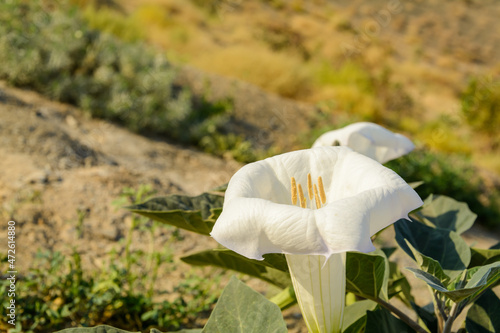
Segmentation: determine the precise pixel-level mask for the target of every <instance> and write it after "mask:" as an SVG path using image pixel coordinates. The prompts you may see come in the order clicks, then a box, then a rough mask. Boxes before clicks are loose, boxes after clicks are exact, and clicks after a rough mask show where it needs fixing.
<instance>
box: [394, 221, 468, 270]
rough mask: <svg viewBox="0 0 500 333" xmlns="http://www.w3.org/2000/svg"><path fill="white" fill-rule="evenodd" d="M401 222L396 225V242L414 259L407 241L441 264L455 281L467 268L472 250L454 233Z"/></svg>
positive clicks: (416, 223)
mask: <svg viewBox="0 0 500 333" xmlns="http://www.w3.org/2000/svg"><path fill="white" fill-rule="evenodd" d="M412 221H413V222H410V221H408V220H399V221H398V222H396V223H395V224H394V229H395V230H396V241H397V242H398V244H399V246H400V247H401V248H402V249H403V250H404V251H405V252H406V253H407V254H408V255H409V256H410V257H412V258H414V259H415V257H414V255H413V252H412V251H411V249H410V248H409V246H408V244H407V243H406V241H405V239H406V240H408V242H409V243H410V244H411V245H412V246H413V247H414V248H415V249H416V250H417V251H418V252H419V253H421V254H423V255H425V256H427V257H429V258H432V259H434V260H436V261H437V262H439V264H440V265H441V267H442V269H443V271H444V273H445V274H446V275H448V276H449V277H450V279H452V280H453V279H454V278H456V277H457V276H459V275H460V274H462V272H463V271H464V270H465V269H466V268H467V266H468V265H469V262H470V257H471V253H470V249H469V247H468V246H467V243H465V241H464V240H463V239H462V238H461V237H460V236H459V235H458V234H457V233H456V232H454V231H451V230H446V229H441V228H432V227H429V226H426V225H424V224H423V223H420V222H418V221H416V220H413V219H412Z"/></svg>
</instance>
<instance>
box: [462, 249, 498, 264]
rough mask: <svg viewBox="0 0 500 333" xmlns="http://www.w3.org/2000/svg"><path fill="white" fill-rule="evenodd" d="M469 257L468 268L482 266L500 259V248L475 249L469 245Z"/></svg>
mask: <svg viewBox="0 0 500 333" xmlns="http://www.w3.org/2000/svg"><path fill="white" fill-rule="evenodd" d="M470 252H471V258H470V263H469V268H472V267H476V266H484V265H488V264H491V263H494V262H497V261H500V249H488V250H485V249H476V248H474V247H471V249H470Z"/></svg>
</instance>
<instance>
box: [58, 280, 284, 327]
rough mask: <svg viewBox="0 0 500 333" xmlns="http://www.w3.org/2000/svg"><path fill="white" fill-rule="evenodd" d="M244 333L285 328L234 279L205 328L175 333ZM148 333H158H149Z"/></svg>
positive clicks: (273, 310) (271, 307) (277, 314)
mask: <svg viewBox="0 0 500 333" xmlns="http://www.w3.org/2000/svg"><path fill="white" fill-rule="evenodd" d="M59 332H60V333H63V332H64V333H132V332H128V331H124V330H120V329H116V328H114V327H110V326H98V327H93V328H73V329H66V330H63V331H59ZM199 332H206V333H226V332H235V333H246V332H269V333H280V332H282V333H286V332H287V328H286V324H285V321H284V320H283V317H282V316H281V311H280V308H279V307H278V306H277V305H276V304H274V303H272V302H270V301H268V300H267V299H266V298H265V297H264V296H262V295H261V294H259V293H258V292H256V291H254V290H253V289H251V288H249V287H247V286H246V285H245V284H244V283H242V282H240V281H239V280H238V279H237V278H235V277H234V276H233V277H232V278H231V281H229V284H228V285H227V286H226V288H224V291H223V292H222V295H221V297H220V299H219V302H217V305H216V306H215V309H214V311H213V312H212V314H211V315H210V318H209V319H208V322H207V323H206V325H205V327H204V328H203V329H202V330H200V329H193V330H180V331H177V333H199ZM150 333H161V332H160V331H158V330H156V329H152V330H151V331H150Z"/></svg>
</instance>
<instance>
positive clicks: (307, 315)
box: [286, 173, 345, 333]
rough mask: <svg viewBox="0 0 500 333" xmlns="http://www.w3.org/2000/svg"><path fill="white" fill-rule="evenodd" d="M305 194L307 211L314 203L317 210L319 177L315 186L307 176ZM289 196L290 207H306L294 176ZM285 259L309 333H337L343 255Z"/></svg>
mask: <svg viewBox="0 0 500 333" xmlns="http://www.w3.org/2000/svg"><path fill="white" fill-rule="evenodd" d="M307 194H308V198H309V201H310V205H309V206H310V207H311V209H314V204H315V208H316V209H320V208H321V207H322V205H324V204H325V203H326V193H325V188H324V185H323V179H322V178H321V176H320V177H318V182H317V184H313V183H312V178H311V174H310V173H309V174H308V175H307ZM291 196H292V204H293V205H296V204H297V202H298V201H299V202H300V207H301V208H307V200H306V197H305V195H304V192H303V190H302V186H301V185H300V184H298V185H297V181H296V180H295V178H294V177H291ZM298 199H299V200H298ZM313 199H314V200H313ZM286 259H287V263H288V268H289V270H290V275H291V278H292V283H293V288H294V290H295V295H296V296H297V302H298V303H299V307H300V310H301V312H302V315H303V317H304V321H305V322H306V325H307V329H308V330H309V332H310V333H336V332H340V330H341V328H342V317H343V313H344V303H345V253H341V254H333V255H331V256H330V257H329V258H326V257H324V256H319V255H293V254H287V255H286Z"/></svg>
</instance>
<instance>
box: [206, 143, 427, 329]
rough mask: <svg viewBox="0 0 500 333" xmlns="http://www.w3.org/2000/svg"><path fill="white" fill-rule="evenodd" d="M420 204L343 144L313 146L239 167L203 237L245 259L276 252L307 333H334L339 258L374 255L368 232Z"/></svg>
mask: <svg viewBox="0 0 500 333" xmlns="http://www.w3.org/2000/svg"><path fill="white" fill-rule="evenodd" d="M312 175H314V179H315V181H313V180H312ZM316 179H317V181H316ZM302 184H304V188H306V189H307V190H304V189H303V187H302ZM422 204H423V202H422V200H421V199H420V197H419V196H418V195H417V193H416V192H415V191H414V190H413V189H412V188H411V187H410V186H409V185H408V184H406V182H405V181H404V180H402V179H401V178H400V177H399V176H398V175H397V174H396V173H395V172H393V171H392V170H390V169H387V168H385V167H384V166H382V165H381V164H380V163H378V162H376V161H374V160H372V159H370V158H368V157H365V156H363V155H361V154H358V153H356V152H353V151H352V150H351V149H349V148H347V147H319V148H314V149H308V150H302V151H296V152H290V153H286V154H282V155H278V156H275V157H271V158H268V159H265V160H263V161H259V162H256V163H252V164H248V165H246V166H244V167H243V168H241V169H240V170H239V171H238V172H237V173H236V174H235V175H234V176H233V177H232V178H231V180H230V182H229V185H228V188H227V191H226V195H225V201H224V206H223V209H222V214H221V215H220V217H219V218H218V220H217V222H216V224H215V226H214V228H213V230H212V233H211V235H212V237H213V238H215V240H217V241H218V242H219V243H220V244H222V245H224V246H225V247H227V248H229V249H231V250H233V251H235V252H237V253H239V254H241V255H243V256H245V257H247V258H250V259H257V260H262V259H263V257H262V255H263V254H266V253H284V254H285V255H286V260H287V263H288V267H289V269H290V274H291V277H292V282H293V286H294V289H295V293H296V295H297V300H298V303H299V306H300V308H301V310H302V314H303V316H304V319H305V321H306V324H307V327H308V329H309V331H310V332H311V333H316V332H321V333H336V332H340V329H341V326H342V313H343V310H344V296H345V260H346V255H345V253H346V252H347V251H360V252H370V251H373V250H375V248H374V246H373V245H372V242H371V239H370V237H371V236H372V235H373V234H375V233H376V232H377V231H379V230H381V229H383V228H385V227H387V226H388V225H390V224H391V223H394V222H396V221H397V220H398V219H400V218H408V213H409V212H410V211H412V210H414V209H416V208H418V207H420V206H421V205H422Z"/></svg>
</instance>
